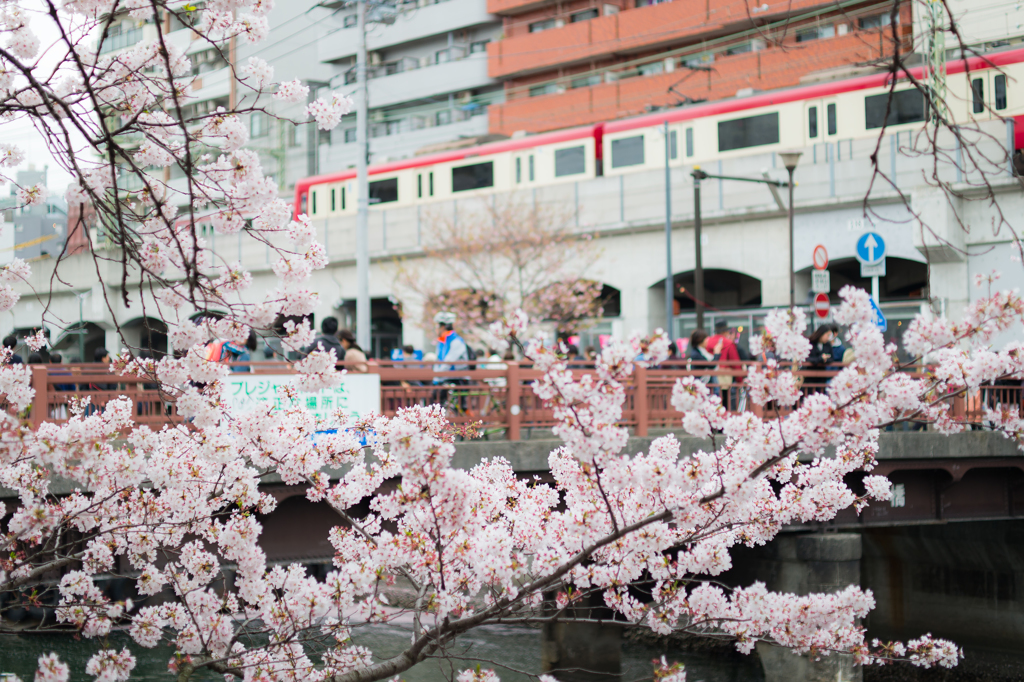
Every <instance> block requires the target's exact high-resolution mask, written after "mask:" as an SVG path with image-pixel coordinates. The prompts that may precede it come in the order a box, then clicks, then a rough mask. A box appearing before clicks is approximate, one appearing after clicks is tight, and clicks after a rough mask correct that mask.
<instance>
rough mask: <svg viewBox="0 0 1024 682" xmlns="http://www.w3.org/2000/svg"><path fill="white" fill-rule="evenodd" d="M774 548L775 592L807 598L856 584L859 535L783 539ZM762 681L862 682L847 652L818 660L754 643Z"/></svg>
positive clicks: (772, 586) (771, 586)
mask: <svg viewBox="0 0 1024 682" xmlns="http://www.w3.org/2000/svg"><path fill="white" fill-rule="evenodd" d="M771 546H774V547H775V552H776V554H775V557H774V564H775V565H774V566H773V571H772V578H771V579H770V580H769V581H768V589H770V590H772V591H774V592H785V593H793V594H800V595H804V594H810V593H813V592H839V591H841V590H843V589H844V588H846V587H847V586H849V585H860V559H861V537H860V534H859V533H816V534H813V535H783V536H780V537H778V538H776V539H775V541H774V542H772V543H771ZM757 653H758V655H759V656H760V658H761V664H762V666H763V667H764V679H765V682H791V681H792V680H801V681H803V682H825V681H826V680H827V681H828V682H861V681H862V680H863V673H862V668H861V667H860V666H854V665H853V656H851V655H849V654H842V655H837V654H831V655H829V656H823V657H822V658H821V660H818V661H815V660H812V658H811V657H810V656H806V655H805V656H797V655H795V654H793V653H792V652H790V651H789V650H787V649H781V648H779V647H774V646H769V645H767V644H758V645H757Z"/></svg>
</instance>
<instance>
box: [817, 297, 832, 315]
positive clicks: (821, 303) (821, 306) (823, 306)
mask: <svg viewBox="0 0 1024 682" xmlns="http://www.w3.org/2000/svg"><path fill="white" fill-rule="evenodd" d="M829 306H830V304H829V302H828V294H818V295H817V296H815V297H814V314H815V315H817V316H818V317H820V318H822V319H824V318H826V317H828V309H829Z"/></svg>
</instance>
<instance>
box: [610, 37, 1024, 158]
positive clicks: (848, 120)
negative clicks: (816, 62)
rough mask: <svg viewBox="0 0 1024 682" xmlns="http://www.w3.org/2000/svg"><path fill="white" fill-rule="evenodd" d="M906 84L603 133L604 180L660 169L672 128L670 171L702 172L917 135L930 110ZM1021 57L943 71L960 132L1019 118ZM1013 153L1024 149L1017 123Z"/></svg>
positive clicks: (741, 102)
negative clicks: (710, 166) (717, 164)
mask: <svg viewBox="0 0 1024 682" xmlns="http://www.w3.org/2000/svg"><path fill="white" fill-rule="evenodd" d="M910 77H913V78H914V79H917V80H919V81H920V80H922V79H925V74H924V73H923V72H922V69H920V68H918V69H912V70H910V71H909V73H906V74H903V77H902V78H901V79H900V80H899V81H898V82H897V85H896V87H895V89H893V88H892V75H891V74H889V73H882V74H875V75H871V76H862V77H858V78H851V79H848V80H841V81H834V82H829V83H822V84H816V85H807V86H802V87H795V88H790V89H786V90H779V91H772V92H767V93H759V94H756V95H751V96H748V97H738V98H733V99H728V100H721V101H716V102H709V103H707V104H697V105H693V106H688V107H683V108H680V109H675V110H671V111H664V112H657V113H653V114H648V115H646V116H640V117H636V118H631V119H625V120H621V121H614V122H610V123H606V124H605V125H604V135H603V145H604V153H603V158H604V160H605V163H604V174H605V175H620V174H625V173H633V172H636V171H640V170H650V169H654V168H660V167H663V166H664V163H665V133H664V125H665V122H666V121H667V122H668V126H669V158H670V160H669V163H670V165H702V164H707V163H709V162H712V161H717V160H720V159H728V158H731V157H736V156H745V155H749V154H751V153H770V152H777V151H781V150H786V149H794V148H795V149H799V148H802V147H807V146H810V145H813V144H817V143H820V142H832V141H838V140H840V139H842V140H852V139H858V138H865V137H871V136H874V135H877V134H878V132H879V130H880V129H881V128H882V127H883V126H884V127H885V129H886V130H887V131H889V132H900V131H904V130H916V129H919V128H921V127H922V126H924V124H925V122H926V120H927V118H928V117H929V109H930V106H929V102H928V101H927V98H926V97H925V96H924V94H923V93H922V88H919V87H916V86H915V85H914V84H913V83H912V82H911V81H910ZM1022 82H1024V50H1010V51H1006V52H1001V53H996V54H992V55H987V56H986V57H984V58H980V57H975V58H971V59H968V60H961V61H956V62H951V63H949V64H948V65H947V78H946V83H947V94H946V98H945V101H946V104H947V107H948V108H949V113H950V115H951V116H952V117H953V118H954V120H956V121H958V122H960V123H961V124H966V123H968V122H970V121H985V120H990V119H994V118H1014V119H1015V118H1017V117H1020V116H1021V115H1022V114H1024V86H1021V83H1022ZM1016 129H1017V133H1016V137H1017V139H1016V140H1014V141H1013V144H1014V149H1020V148H1021V147H1024V120H1022V121H1021V122H1020V125H1017V126H1016Z"/></svg>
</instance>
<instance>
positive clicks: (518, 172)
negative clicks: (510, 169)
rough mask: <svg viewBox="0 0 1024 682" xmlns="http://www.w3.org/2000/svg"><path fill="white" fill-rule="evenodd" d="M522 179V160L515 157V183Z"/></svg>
mask: <svg viewBox="0 0 1024 682" xmlns="http://www.w3.org/2000/svg"><path fill="white" fill-rule="evenodd" d="M522 181H523V160H522V159H520V158H519V157H518V156H517V157H516V184H518V183H520V182H522Z"/></svg>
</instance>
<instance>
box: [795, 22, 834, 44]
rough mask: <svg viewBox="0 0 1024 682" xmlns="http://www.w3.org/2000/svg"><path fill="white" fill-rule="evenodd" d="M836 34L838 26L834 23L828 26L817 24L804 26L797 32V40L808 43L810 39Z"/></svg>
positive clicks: (830, 36)
mask: <svg viewBox="0 0 1024 682" xmlns="http://www.w3.org/2000/svg"><path fill="white" fill-rule="evenodd" d="M835 34H836V27H835V26H833V25H832V24H828V25H826V26H815V27H814V28H802V29H800V30H798V31H797V32H796V42H798V43H806V42H807V41H809V40H818V39H820V38H832V37H833V36H835Z"/></svg>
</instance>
